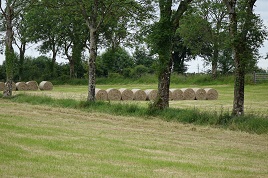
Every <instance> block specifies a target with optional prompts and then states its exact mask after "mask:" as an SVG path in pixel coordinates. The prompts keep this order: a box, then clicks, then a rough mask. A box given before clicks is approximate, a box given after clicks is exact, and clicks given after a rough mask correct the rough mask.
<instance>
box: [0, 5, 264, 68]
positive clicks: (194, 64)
mask: <svg viewBox="0 0 268 178" xmlns="http://www.w3.org/2000/svg"><path fill="white" fill-rule="evenodd" d="M254 9H255V12H256V13H257V14H260V16H261V18H262V19H263V23H264V25H265V26H266V27H268V0H257V2H256V3H255V8H254ZM15 50H16V49H15ZM260 54H261V55H262V57H261V58H260V59H259V62H258V66H259V67H260V68H262V69H264V70H267V71H268V59H267V60H265V56H266V54H268V39H267V40H266V41H265V42H264V45H263V47H262V48H260ZM26 55H27V56H33V57H37V56H40V55H41V54H39V53H38V52H37V51H36V50H35V46H32V47H29V48H28V49H27V51H26ZM4 59H5V56H4V55H3V54H0V64H2V63H3V61H4ZM58 62H67V60H65V59H62V58H61V59H58ZM186 64H187V65H188V71H187V72H189V73H193V72H196V73H197V72H205V71H206V70H207V68H206V67H205V66H204V65H203V64H204V62H203V61H202V60H201V59H197V60H192V61H190V62H187V63H186Z"/></svg>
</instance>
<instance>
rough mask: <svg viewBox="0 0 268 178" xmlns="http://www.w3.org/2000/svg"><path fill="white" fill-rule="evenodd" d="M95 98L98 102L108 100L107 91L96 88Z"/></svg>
mask: <svg viewBox="0 0 268 178" xmlns="http://www.w3.org/2000/svg"><path fill="white" fill-rule="evenodd" d="M95 98H96V100H104V101H105V100H108V94H107V91H106V90H102V89H99V88H95Z"/></svg>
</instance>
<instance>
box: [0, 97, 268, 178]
mask: <svg viewBox="0 0 268 178" xmlns="http://www.w3.org/2000/svg"><path fill="white" fill-rule="evenodd" d="M0 104H1V108H0V130H1V135H0V149H1V155H0V176H1V177H243V178H244V177H267V176H268V170H267V164H268V163H267V160H268V145H267V140H268V135H267V134H262V135H257V134H249V133H245V132H238V131H229V130H224V129H219V128H211V127H206V126H196V125H191V124H181V123H178V122H165V121H162V120H159V119H144V118H139V117H123V116H113V115H109V114H103V113H98V112H91V113H88V112H85V111H81V110H77V109H66V108H61V107H51V106H44V105H42V106H41V105H30V104H27V103H16V102H11V101H9V100H3V99H0Z"/></svg>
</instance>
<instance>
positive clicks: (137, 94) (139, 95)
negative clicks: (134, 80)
mask: <svg viewBox="0 0 268 178" xmlns="http://www.w3.org/2000/svg"><path fill="white" fill-rule="evenodd" d="M131 91H132V92H133V94H134V98H133V99H134V100H137V101H145V100H146V93H145V92H144V91H143V90H140V89H132V90H131Z"/></svg>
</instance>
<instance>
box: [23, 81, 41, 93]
mask: <svg viewBox="0 0 268 178" xmlns="http://www.w3.org/2000/svg"><path fill="white" fill-rule="evenodd" d="M26 85H27V88H28V90H30V91H36V90H38V83H37V82H36V81H29V82H26Z"/></svg>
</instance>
